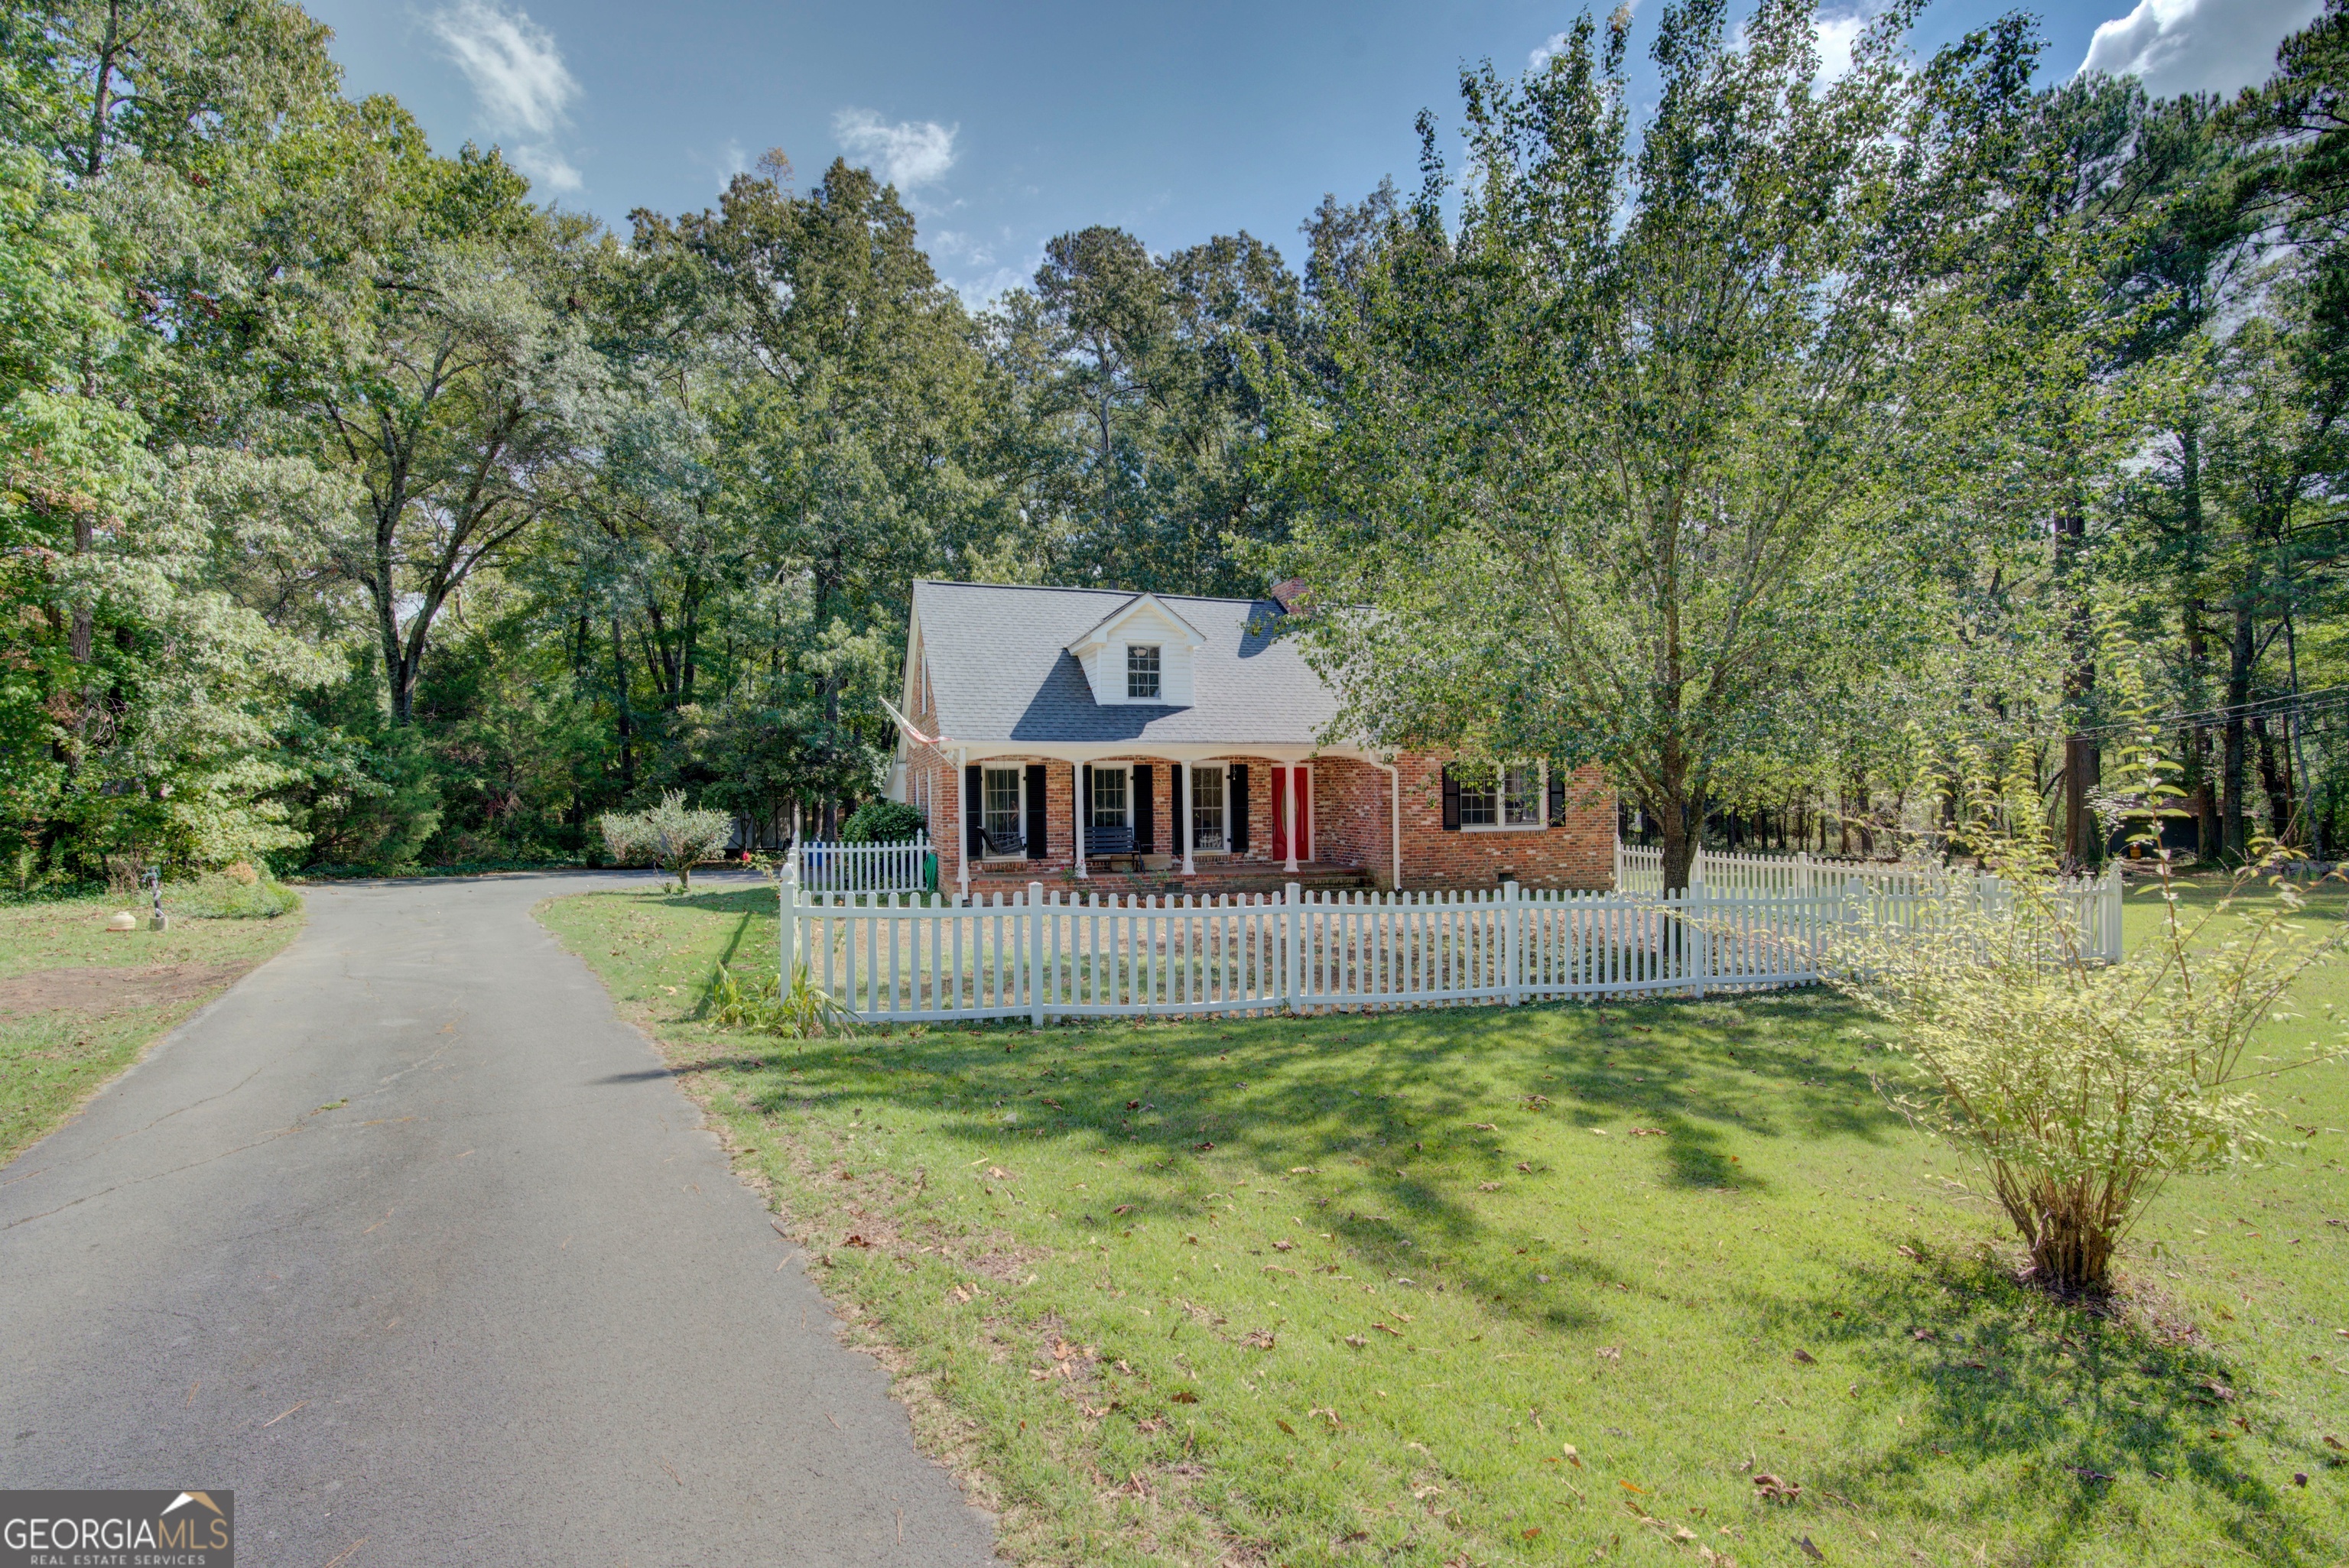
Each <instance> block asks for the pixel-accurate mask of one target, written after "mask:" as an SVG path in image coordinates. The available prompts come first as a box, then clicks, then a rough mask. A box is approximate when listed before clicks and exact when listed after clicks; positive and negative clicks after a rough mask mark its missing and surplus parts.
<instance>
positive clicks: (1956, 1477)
mask: <svg viewBox="0 0 2349 1568" xmlns="http://www.w3.org/2000/svg"><path fill="white" fill-rule="evenodd" d="M2332 902H2333V903H2335V905H2336V906H2337V902H2338V901H2337V900H2336V901H2332ZM772 908H773V900H772V896H771V894H759V893H751V892H724V893H718V892H713V893H709V894H705V895H700V896H696V897H691V898H682V897H671V896H665V895H662V894H659V893H657V892H643V893H621V894H601V895H594V896H588V897H580V898H574V899H566V900H563V901H560V902H557V903H551V904H549V905H546V906H544V907H543V912H542V913H543V919H544V920H545V921H546V923H548V924H549V925H550V926H551V927H552V928H553V929H554V930H555V931H556V932H557V933H558V934H560V935H561V936H562V937H563V938H564V940H566V941H567V942H568V943H570V944H571V945H572V946H573V947H574V949H575V950H577V951H579V952H580V953H582V954H584V955H585V956H586V957H587V958H588V959H589V961H590V962H591V963H593V964H594V965H595V966H596V967H597V968H598V969H599V970H600V971H601V972H602V973H603V974H604V975H605V978H606V980H607V982H608V984H609V985H610V986H611V988H612V990H613V993H614V995H616V997H617V998H618V999H619V1000H620V1002H621V1004H622V1006H623V1007H624V1009H627V1010H630V1011H632V1012H634V1013H635V1014H636V1016H639V1017H642V1018H643V1019H645V1020H646V1021H647V1023H648V1024H649V1025H650V1026H652V1027H653V1028H654V1029H655V1030H656V1031H657V1034H658V1035H659V1036H660V1037H661V1038H662V1039H663V1041H664V1042H665V1044H666V1047H667V1050H668V1052H669V1054H670V1057H671V1059H672V1061H673V1062H674V1063H675V1064H677V1065H678V1068H680V1069H681V1070H682V1071H683V1072H684V1073H685V1074H686V1075H687V1079H688V1085H689V1087H690V1088H693V1089H694V1090H695V1092H697V1093H698V1094H699V1095H701V1096H702V1097H704V1098H705V1099H706V1100H707V1102H708V1103H709V1105H710V1107H711V1109H712V1110H713V1111H714V1113H715V1114H716V1116H717V1117H718V1118H719V1120H720V1122H721V1123H722V1125H723V1126H724V1127H725V1128H726V1129H727V1130H728V1131H729V1133H730V1136H731V1138H732V1140H734V1143H735V1145H736V1147H737V1149H738V1151H739V1154H740V1159H741V1161H743V1163H744V1165H745V1166H746V1168H747V1169H748V1170H749V1171H750V1172H751V1173H752V1174H753V1175H754V1177H755V1178H756V1179H758V1180H760V1181H763V1182H765V1183H768V1184H771V1191H772V1193H773V1197H774V1201H775V1202H776V1203H777V1205H778V1207H779V1208H780V1210H781V1212H782V1213H783V1214H785V1215H786V1216H787V1217H788V1219H787V1222H788V1223H789V1224H790V1225H791V1226H792V1232H793V1234H794V1235H795V1237H797V1238H798V1239H799V1240H800V1241H801V1242H802V1244H803V1245H804V1246H805V1248H806V1249H807V1251H808V1253H809V1254H810V1256H811V1258H812V1260H813V1261H814V1262H815V1263H816V1264H818V1270H817V1273H818V1277H819V1278H820V1279H822V1280H823V1282H824V1284H825V1286H826V1288H827V1289H828V1290H829V1291H830V1292H831V1293H832V1294H833V1297H834V1299H835V1300H836V1301H837V1302H838V1303H839V1304H840V1305H841V1307H842V1310H843V1314H844V1315H847V1316H848V1317H850V1318H851V1319H852V1321H854V1323H855V1324H856V1325H857V1332H858V1333H859V1334H860V1335H861V1336H864V1338H865V1339H866V1340H867V1342H869V1343H874V1344H876V1345H881V1346H886V1347H888V1348H887V1349H886V1350H885V1356H886V1358H887V1360H888V1362H889V1364H890V1365H891V1366H892V1367H895V1369H896V1370H897V1371H898V1372H899V1374H900V1377H901V1381H900V1385H899V1387H900V1392H901V1394H903V1395H904V1396H905V1398H907V1400H908V1402H909V1404H910V1405H911V1406H912V1408H914V1411H915V1416H916V1425H917V1429H918V1430H919V1431H920V1432H921V1434H922V1436H923V1439H924V1440H925V1442H926V1444H927V1445H928V1446H930V1447H931V1448H932V1449H933V1450H934V1451H936V1452H939V1453H942V1454H944V1455H945V1456H947V1458H948V1459H949V1460H951V1461H952V1462H954V1463H956V1464H957V1466H958V1467H959V1468H961V1469H962V1470H964V1471H965V1472H966V1473H967V1474H969V1475H972V1476H973V1477H974V1478H975V1483H974V1484H975V1486H976V1487H977V1488H978V1491H980V1493H981V1495H983V1496H987V1497H988V1498H989V1499H990V1500H991V1501H994V1502H995V1503H996V1504H997V1505H998V1506H999V1507H1001V1508H1003V1509H1004V1510H1005V1511H1006V1512H1005V1524H1004V1538H1005V1542H1006V1552H1007V1555H1009V1556H1010V1557H1012V1558H1013V1559H1015V1560H1019V1561H1030V1562H1067V1563H1123V1562H1139V1561H1167V1562H1188V1563H1216V1562H1233V1563H1275V1562H1278V1563H1320V1562H1331V1561H1340V1560H1343V1561H1362V1560H1373V1559H1374V1560H1378V1561H1381V1562H1393V1563H1431V1564H1433V1563H1521V1562H1522V1563H1562V1562H1574V1563H1584V1562H1590V1561H1595V1560H1600V1559H1604V1560H1609V1561H1654V1562H1662V1561H1675V1562H1682V1563H1717V1562H1718V1561H1720V1560H1721V1559H1722V1558H1730V1559H1733V1560H1735V1561H1737V1562H1740V1563H1748V1564H1752V1563H1807V1562H1810V1561H1811V1560H1812V1559H1811V1558H1810V1557H1809V1556H1807V1555H1806V1554H1805V1553H1804V1551H1803V1549H1802V1547H1801V1545H1800V1542H1802V1541H1804V1540H1807V1541H1809V1542H1810V1543H1811V1545H1812V1547H1813V1548H1815V1549H1816V1552H1817V1553H1819V1554H1820V1557H1821V1559H1822V1560H1823V1561H1825V1562H1826V1563H1910V1564H1913V1563H1949V1564H1958V1563H2116V1564H2118V1563H2219V1562H2222V1561H2236V1560H2246V1559H2247V1560H2250V1561H2254V1562H2259V1563H2277V1564H2283V1563H2293V1564H2301V1563H2305V1564H2330V1563H2340V1562H2342V1561H2344V1555H2349V1467H2344V1466H2342V1465H2340V1464H2339V1463H2338V1462H2337V1461H2338V1460H2342V1459H2344V1458H2349V1453H2344V1450H2341V1449H2336V1448H2333V1447H2331V1446H2329V1445H2328V1442H2327V1438H2328V1436H2330V1437H2332V1438H2333V1439H2338V1440H2340V1441H2343V1442H2349V1291H2344V1284H2349V1230H2344V1223H2343V1222H2344V1220H2349V1170H2344V1163H2343V1161H2344V1134H2343V1132H2342V1131H2341V1130H2342V1129H2343V1128H2344V1127H2349V1071H2342V1070H2327V1071H2326V1072H2324V1073H2323V1074H2322V1075H2321V1076H2320V1075H2309V1076H2307V1077H2305V1078H2303V1079H2302V1081H2299V1082H2297V1083H2295V1084H2293V1085H2292V1086H2291V1088H2290V1091H2289V1096H2288V1098H2285V1099H2282V1101H2281V1104H2282V1109H2284V1110H2286V1111H2287V1112H2288V1113H2289V1115H2290V1117H2291V1119H2292V1121H2294V1122H2298V1123H2300V1124H2301V1125H2302V1126H2304V1127H2313V1128H2315V1129H2316V1132H2315V1134H2314V1136H2313V1138H2312V1139H2308V1140H2305V1147H2304V1148H2298V1147H2295V1148H2284V1149H2281V1150H2279V1152H2278V1157H2277V1160H2276V1162H2275V1163H2274V1164H2273V1165H2272V1166H2271V1167H2270V1168H2267V1169H2264V1170H2261V1171H2254V1172H2250V1173H2247V1174H2243V1175H2240V1176H2232V1177H2226V1178H2217V1179H2209V1180H2195V1181H2179V1182H2176V1183H2173V1184H2172V1186H2171V1187H2170V1188H2169V1190H2168V1191H2167V1192H2166V1193H2164V1194H2163V1196H2162V1197H2161V1199H2160V1200H2159V1202H2158V1205H2157V1207H2156V1210H2155V1212H2154V1216H2153V1220H2152V1222H2151V1223H2150V1224H2149V1225H2148V1226H2147V1229H2146V1231H2145V1232H2144V1233H2143V1234H2141V1235H2140V1236H2139V1237H2137V1240H2136V1241H2135V1243H2133V1244H2132V1245H2131V1247H2130V1249H2129V1252H2128V1254H2127V1273H2128V1276H2129V1284H2130V1292H2131V1298H2132V1301H2133V1303H2134V1310H2133V1312H2132V1315H2131V1316H2130V1318H2129V1320H2128V1321H2127V1322H2126V1323H2115V1322H2111V1321H2107V1320H2106V1319H2103V1318H2099V1317H2096V1316H2094V1315H2089V1314H2086V1313H2085V1312H2079V1311H2073V1310H2066V1309H2064V1308H2060V1307H2058V1306H2056V1305H2052V1304H2050V1303H2049V1302H2047V1301H2045V1300H2044V1299H2041V1298H2040V1297H2038V1296H2037V1295H2034V1294H2033V1293H2031V1292H2029V1291H2026V1290H2023V1289H2021V1288H2018V1287H2016V1286H2015V1285H2014V1284H2012V1283H2011V1280H2010V1276H2009V1273H2008V1270H2009V1268H2010V1267H2011V1256H2010V1249H2009V1248H2008V1246H2007V1243H2006V1242H2005V1238H2004V1236H2003V1235H2002V1232H2001V1230H2000V1224H1999V1222H1998V1221H1997V1219H1996V1217H1995V1215H1994V1213H1993V1212H1992V1210H1991V1209H1990V1208H1989V1207H1988V1206H1987V1205H1986V1204H1985V1203H1984V1202H1982V1200H1981V1199H1980V1198H1978V1197H1977V1196H1976V1195H1975V1194H1974V1193H1972V1192H1971V1191H1969V1190H1968V1188H1967V1186H1966V1185H1965V1183H1966V1182H1967V1181H1970V1180H1971V1172H1970V1171H1968V1170H1967V1169H1966V1168H1965V1167H1964V1166H1963V1165H1962V1164H1961V1163H1960V1162H1959V1161H1957V1160H1956V1159H1955V1158H1954V1157H1953V1156H1952V1155H1951V1153H1950V1152H1949V1151H1948V1150H1943V1149H1939V1148H1936V1147H1933V1146H1931V1145H1930V1144H1929V1143H1927V1142H1926V1141H1925V1140H1922V1139H1921V1138H1920V1137H1919V1136H1918V1135H1916V1134H1915V1133H1913V1132H1912V1131H1910V1130H1909V1129H1908V1127H1907V1126H1906V1125H1905V1124H1904V1123H1903V1122H1902V1121H1901V1119H1899V1117H1898V1116H1897V1115H1895V1114H1894V1113H1893V1112H1892V1111H1891V1110H1890V1109H1888V1107H1887V1105H1886V1103H1885V1101H1884V1099H1882V1098H1881V1097H1880V1096H1879V1094H1878V1090H1877V1087H1876V1086H1877V1083H1878V1081H1879V1080H1881V1079H1884V1078H1887V1076H1888V1075H1889V1074H1891V1073H1893V1072H1894V1071H1896V1070H1897V1069H1896V1068H1895V1067H1894V1064H1893V1063H1892V1062H1891V1061H1890V1060H1889V1058H1888V1057H1886V1056H1885V1055H1884V1053H1882V1052H1881V1051H1879V1050H1877V1049H1874V1048H1872V1047H1870V1046H1869V1044H1868V1041H1867V1040H1866V1038H1865V1037H1864V1031H1863V1030H1862V1029H1861V1028H1860V1027H1859V1020H1858V1019H1857V1017H1856V1016H1854V1015H1853V1014H1852V1013H1851V1011H1850V1010H1849V1009H1847V1007H1845V1006H1843V1005H1842V1004H1840V1003H1838V1002H1837V1001H1836V1000H1835V999H1833V998H1832V997H1829V996H1826V995H1818V994H1815V993H1805V994H1790V995H1775V996H1769V997H1763V998H1752V999H1745V1000H1726V1001H1723V1000H1716V1001H1706V1002H1702V1003H1681V1002H1656V1003H1650V1004H1644V1005H1639V1006H1607V1007H1597V1006H1573V1005H1569V1006H1554V1007H1538V1008H1524V1009H1519V1010H1516V1011H1514V1012H1506V1011H1502V1010H1498V1009H1492V1008H1483V1009H1469V1010H1460V1011H1450V1012H1430V1013H1417V1014H1406V1015H1399V1016H1397V1015H1379V1016H1359V1015H1358V1016H1342V1017H1325V1018H1316V1019H1309V1020H1297V1019H1285V1018H1271V1019H1262V1020H1223V1021H1216V1022H1209V1023H1201V1024H1179V1025H1157V1024H1154V1025H1146V1026H1123V1025H1121V1026H1105V1027H1094V1028H1075V1027H1054V1028H1050V1029H1048V1030H1046V1031H1045V1032H1043V1033H1042V1034H1040V1035H1037V1034H1030V1033H1029V1032H1027V1031H1026V1030H1025V1029H1024V1028H1015V1027H1012V1026H997V1027H990V1028H977V1029H933V1030H928V1031H923V1030H904V1029H901V1030H898V1031H896V1032H895V1033H894V1034H879V1033H866V1034H862V1035H859V1036H857V1037H853V1038H849V1039H845V1040H833V1041H819V1042H812V1043H809V1044H804V1045H801V1044H792V1043H785V1042H779V1041H775V1040H772V1039H767V1038H761V1037H750V1036H745V1035H740V1034H732V1033H727V1032H724V1031H719V1030H716V1029H713V1028H711V1027H709V1026H707V1025H705V1024H704V1023H703V1022H701V1021H699V1020H698V1014H699V1012H700V1011H701V1009H702V1006H703V1002H704V998H705V995H706V988H707V984H708V981H709V976H710V975H711V972H712V968H713V965H715V964H716V963H717V962H718V961H719V960H720V959H721V958H726V957H731V958H732V959H733V961H735V962H736V963H737V965H739V966H744V967H747V966H751V965H757V964H760V963H761V962H771V954H772V953H773V951H774V936H775V927H774V921H773V917H772V913H771V911H772ZM2154 913H2155V912H2154V911H2153V910H2152V908H2151V907H2150V906H2149V905H2147V904H2144V903H2138V904H2137V905H2135V906H2133V913H2132V914H2131V917H2130V920H2131V924H2132V926H2136V925H2138V924H2140V923H2145V922H2147V921H2149V920H2150V919H2151V918H2152V917H2153V915H2154ZM2325 984H2326V985H2328V986H2329V987H2330V988H2331V990H2332V991H2333V993H2335V994H2339V993H2341V992H2343V991H2344V990H2349V986H2344V985H2343V984H2342V981H2341V979H2340V978H2339V977H2338V976H2330V977H2328V978H2327V980H2326V981H2325ZM2279 1130H2280V1131H2281V1130H2285V1129H2284V1128H2283V1126H2282V1123H2279ZM2292 1136H2294V1137H2295V1138H2297V1137H2298V1136H2299V1135H2297V1134H2294V1135H2292ZM2297 1476H2304V1477H2305V1478H2306V1484H2305V1485H2304V1486H2303V1485H2302V1484H2300V1483H2299V1482H2298V1481H2297V1480H2295V1477H2297ZM1765 1477H1766V1478H1771V1479H1772V1480H1775V1482H1777V1483H1783V1484H1780V1485H1764V1484H1762V1479H1763V1478H1765ZM1794 1488H1799V1489H1800V1491H1799V1495H1797V1496H1794V1497H1793V1498H1792V1499H1791V1500H1790V1501H1789V1500H1787V1499H1786V1498H1785V1493H1786V1492H1789V1491H1792V1490H1793V1489H1794ZM1772 1492H1777V1493H1779V1494H1780V1497H1779V1499H1778V1500H1776V1501H1773V1500H1772V1499H1771V1497H1770V1496H1769V1495H1767V1494H1770V1493H1772Z"/></svg>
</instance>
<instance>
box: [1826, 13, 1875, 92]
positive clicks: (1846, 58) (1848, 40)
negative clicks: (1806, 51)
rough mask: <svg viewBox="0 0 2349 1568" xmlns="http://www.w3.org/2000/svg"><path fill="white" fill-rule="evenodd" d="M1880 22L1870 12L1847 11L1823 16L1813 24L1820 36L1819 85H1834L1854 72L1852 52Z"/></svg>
mask: <svg viewBox="0 0 2349 1568" xmlns="http://www.w3.org/2000/svg"><path fill="white" fill-rule="evenodd" d="M1875 20H1876V17H1875V15H1874V13H1873V12H1870V11H1865V10H1863V11H1847V12H1845V13H1844V14H1843V15H1839V16H1830V15H1826V13H1825V12H1821V13H1820V14H1819V17H1818V19H1817V21H1816V22H1815V23H1814V24H1812V26H1814V28H1815V29H1816V31H1817V33H1818V39H1819V74H1818V76H1817V77H1816V78H1815V79H1816V80H1817V81H1820V82H1823V83H1824V82H1831V81H1834V80H1835V79H1836V78H1837V77H1840V76H1843V75H1844V74H1845V73H1847V71H1849V70H1850V69H1851V51H1852V49H1853V48H1854V47H1855V46H1857V44H1858V43H1859V36H1860V35H1861V34H1862V33H1865V32H1867V31H1868V24H1869V23H1870V22H1873V21H1875Z"/></svg>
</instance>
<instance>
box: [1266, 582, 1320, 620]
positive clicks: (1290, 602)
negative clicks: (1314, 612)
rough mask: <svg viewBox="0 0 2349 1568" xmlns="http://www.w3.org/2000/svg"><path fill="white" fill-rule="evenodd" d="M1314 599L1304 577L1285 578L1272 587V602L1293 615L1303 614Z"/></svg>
mask: <svg viewBox="0 0 2349 1568" xmlns="http://www.w3.org/2000/svg"><path fill="white" fill-rule="evenodd" d="M1312 597H1313V593H1312V590H1310V589H1309V588H1307V587H1306V586H1305V579H1304V578H1302V577H1285V578H1283V579H1281V580H1280V581H1279V582H1278V583H1274V584H1273V585H1272V602H1273V603H1276V604H1278V605H1279V606H1280V607H1281V609H1283V610H1284V611H1286V612H1288V614H1292V615H1295V614H1300V613H1301V612H1303V611H1304V610H1305V608H1306V607H1307V604H1308V603H1309V601H1310V600H1311V599H1312Z"/></svg>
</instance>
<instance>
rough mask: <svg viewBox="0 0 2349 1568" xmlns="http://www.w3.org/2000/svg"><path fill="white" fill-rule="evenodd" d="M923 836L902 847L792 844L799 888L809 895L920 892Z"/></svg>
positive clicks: (923, 869)
mask: <svg viewBox="0 0 2349 1568" xmlns="http://www.w3.org/2000/svg"><path fill="white" fill-rule="evenodd" d="M929 852H930V841H929V838H928V836H927V835H926V834H923V833H916V834H915V835H914V836H913V838H912V839H911V840H909V841H906V842H905V843H902V844H819V843H807V844H798V845H794V846H793V847H792V855H791V859H792V865H793V866H794V867H796V868H797V870H798V872H799V885H800V887H801V888H802V890H803V891H807V892H921V891H922V890H923V889H924V888H926V887H927V886H928V885H929V882H928V877H927V872H926V859H927V857H928V855H929Z"/></svg>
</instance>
